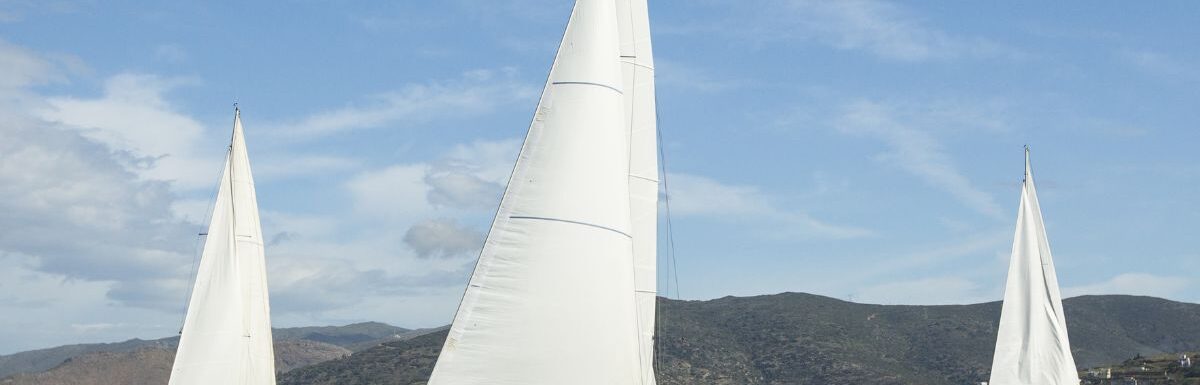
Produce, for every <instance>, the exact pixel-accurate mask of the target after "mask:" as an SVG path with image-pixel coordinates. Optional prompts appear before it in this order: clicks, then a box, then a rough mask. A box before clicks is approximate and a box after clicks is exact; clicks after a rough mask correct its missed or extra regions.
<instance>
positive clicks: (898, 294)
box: [854, 277, 994, 305]
mask: <svg viewBox="0 0 1200 385" xmlns="http://www.w3.org/2000/svg"><path fill="white" fill-rule="evenodd" d="M980 291H981V288H980V287H979V285H978V284H976V283H975V282H973V281H971V280H969V279H966V278H962V277H935V278H923V279H917V280H910V281H900V282H888V283H882V284H877V285H872V286H867V287H865V288H863V289H862V290H860V291H858V293H857V294H856V295H855V296H854V301H855V302H860V303H877V304H884V305H895V304H906V305H953V304H970V303H980V302H985V301H991V300H994V299H993V298H992V297H990V296H987V295H980V294H979V293H980Z"/></svg>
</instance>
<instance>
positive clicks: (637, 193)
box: [617, 0, 658, 385]
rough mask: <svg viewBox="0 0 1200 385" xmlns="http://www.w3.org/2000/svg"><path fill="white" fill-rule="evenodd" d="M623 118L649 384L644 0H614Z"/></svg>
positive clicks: (649, 157) (650, 245) (650, 92)
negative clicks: (627, 135) (622, 95)
mask: <svg viewBox="0 0 1200 385" xmlns="http://www.w3.org/2000/svg"><path fill="white" fill-rule="evenodd" d="M617 25H618V30H619V32H620V36H621V49H620V54H621V70H622V77H623V79H624V81H623V82H622V89H623V90H625V122H626V126H627V127H629V210H630V212H629V215H630V218H629V219H630V221H631V225H632V227H631V230H632V233H631V235H633V264H634V286H635V287H634V290H635V293H634V296H635V297H636V298H637V314H638V328H639V330H640V331H641V335H640V340H639V344H640V349H641V350H640V356H641V359H642V365H641V369H642V382H641V383H642V384H643V385H653V384H655V383H656V382H655V379H654V330H655V325H654V324H655V306H656V305H657V303H656V300H657V297H658V289H657V286H658V285H657V280H658V274H657V266H658V114H657V110H656V106H655V93H654V56H653V52H652V50H651V48H650V16H649V10H648V9H647V4H646V0H617Z"/></svg>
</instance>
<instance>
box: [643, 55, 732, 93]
mask: <svg viewBox="0 0 1200 385" xmlns="http://www.w3.org/2000/svg"><path fill="white" fill-rule="evenodd" d="M654 67H655V78H654V80H655V82H656V84H657V85H658V86H659V87H661V88H672V89H678V90H684V91H700V92H710V93H711V92H721V91H727V90H731V89H734V88H739V87H744V86H746V85H748V83H749V82H748V81H747V80H743V79H734V78H727V77H723V76H719V75H714V74H713V73H712V71H710V70H708V69H705V68H700V67H695V66H692V65H689V64H685V63H684V62H680V61H675V60H669V59H664V58H661V57H660V58H655V59H654Z"/></svg>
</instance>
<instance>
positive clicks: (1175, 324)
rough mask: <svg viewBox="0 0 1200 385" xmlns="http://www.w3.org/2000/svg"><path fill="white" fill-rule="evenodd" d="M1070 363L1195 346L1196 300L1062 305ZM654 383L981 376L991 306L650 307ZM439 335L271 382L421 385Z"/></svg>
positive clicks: (936, 382)
mask: <svg viewBox="0 0 1200 385" xmlns="http://www.w3.org/2000/svg"><path fill="white" fill-rule="evenodd" d="M1064 307H1065V308H1066V312H1067V320H1068V328H1069V330H1070V333H1071V335H1070V337H1071V342H1072V346H1073V348H1074V353H1075V358H1076V362H1077V363H1078V364H1079V365H1080V366H1081V367H1093V366H1098V365H1101V364H1104V363H1115V362H1121V361H1124V360H1125V359H1127V358H1129V357H1132V356H1134V355H1136V354H1142V355H1151V354H1160V353H1166V352H1175V351H1194V350H1200V305H1196V304H1186V303H1178V302H1172V301H1167V300H1162V299H1157V298H1150V297H1133V296H1084V297H1078V298H1071V299H1068V300H1066V301H1065V304H1064ZM659 309H660V313H661V315H660V317H661V318H660V322H661V328H660V330H661V332H660V336H659V347H660V357H659V364H658V373H659V377H658V378H659V381H658V382H659V383H660V384H662V385H706V384H712V385H758V384H771V385H783V384H813V385H841V384H846V385H851V384H914V385H916V384H920V385H940V384H945V385H961V384H966V383H979V382H980V381H985V380H987V372H988V370H989V367H990V365H991V356H992V350H993V345H994V343H995V338H996V324H997V323H998V319H999V316H1000V303H999V302H992V303H985V304H977V305H961V306H885V305H868V304H856V303H850V302H844V301H839V300H836V299H832V298H827V297H821V296H815V295H808V294H793V293H788V294H779V295H771V296H759V297H749V298H734V297H726V298H721V299H716V300H711V301H670V300H660V302H659ZM444 339H445V333H444V332H438V333H434V334H428V335H425V336H422V337H418V338H413V339H411V340H407V341H398V342H388V343H385V344H383V345H381V346H377V347H374V348H371V349H367V350H364V351H361V352H358V353H355V354H353V355H351V356H349V357H345V358H341V359H337V360H332V361H328V362H323V363H320V364H317V365H313V366H309V367H305V368H300V369H297V370H293V371H291V372H288V373H286V374H284V375H283V376H281V377H280V379H279V384H280V385H318V384H346V385H355V384H405V385H407V384H423V383H424V382H425V381H426V379H427V378H428V375H429V372H430V370H431V367H432V364H433V362H434V361H435V359H436V357H437V353H438V351H439V350H440V349H441V342H442V341H443V340H444Z"/></svg>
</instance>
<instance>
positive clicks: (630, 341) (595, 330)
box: [429, 0, 642, 385]
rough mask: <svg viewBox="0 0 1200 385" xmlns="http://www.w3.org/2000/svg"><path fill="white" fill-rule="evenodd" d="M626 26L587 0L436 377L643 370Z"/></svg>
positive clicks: (603, 380) (467, 380)
mask: <svg viewBox="0 0 1200 385" xmlns="http://www.w3.org/2000/svg"><path fill="white" fill-rule="evenodd" d="M617 28H618V26H617V13H616V2H615V1H614V0H579V1H577V2H576V4H575V8H574V10H573V11H572V14H571V20H570V22H569V23H568V25H567V30H566V33H565V35H564V37H563V40H562V43H561V45H560V46H559V50H558V54H557V56H556V58H555V63H554V65H553V67H552V68H551V70H550V77H549V80H548V81H547V83H546V88H545V89H544V90H543V92H542V98H541V101H540V103H539V105H538V108H537V111H536V113H535V116H534V119H533V123H532V124H531V126H530V128H529V133H528V134H527V136H526V138H525V144H524V145H523V146H522V148H521V154H520V156H519V157H518V159H517V164H516V167H515V169H514V170H513V175H512V177H511V178H510V180H509V183H508V188H507V190H506V191H505V193H504V197H503V199H502V200H501V203H500V209H499V211H498V212H497V214H496V219H495V220H494V222H493V223H492V229H491V231H490V232H489V233H488V237H487V240H486V242H485V243H484V247H483V251H482V252H481V253H480V257H479V262H478V263H477V265H476V267H475V272H474V274H473V275H472V277H471V282H470V284H469V285H468V287H467V290H466V293H465V295H464V296H463V299H462V303H461V304H460V305H459V309H458V313H457V315H456V316H455V319H454V323H453V325H452V326H451V328H450V332H449V336H448V337H447V339H446V343H445V345H444V346H443V348H442V353H441V356H440V357H439V358H438V362H437V365H436V366H435V367H434V370H433V374H432V376H431V378H430V380H429V384H431V385H469V384H489V385H562V384H572V385H589V384H596V385H600V384H604V385H611V384H636V383H640V381H641V376H642V373H641V370H640V368H641V360H640V358H639V356H640V354H641V352H640V349H639V338H638V336H639V334H640V330H639V329H638V320H637V306H636V301H635V296H634V295H633V292H634V276H635V273H634V264H633V243H632V236H631V232H632V230H631V225H630V197H629V164H630V163H629V156H630V153H629V129H628V127H627V125H626V124H624V123H625V122H624V120H625V119H624V105H623V103H624V96H623V93H622V77H621V66H620V62H619V50H618V45H619V41H618V40H619V39H618V29H617Z"/></svg>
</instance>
